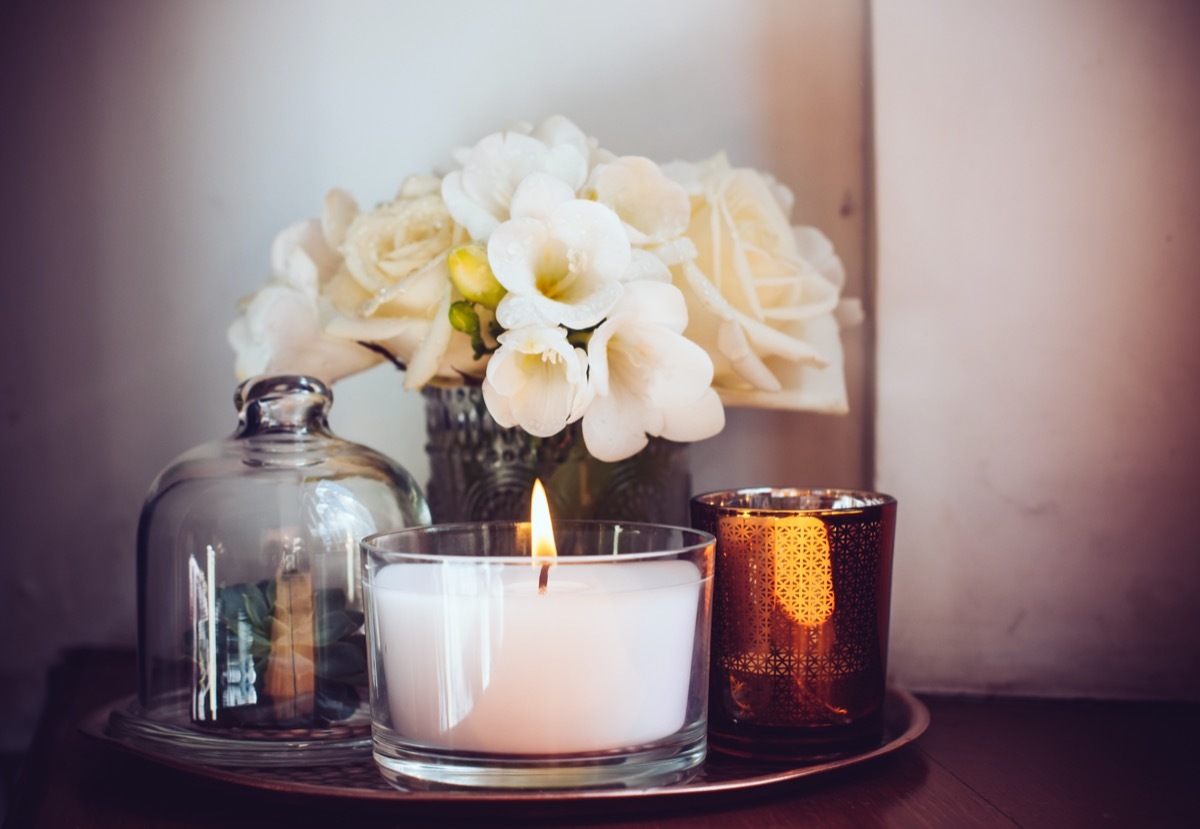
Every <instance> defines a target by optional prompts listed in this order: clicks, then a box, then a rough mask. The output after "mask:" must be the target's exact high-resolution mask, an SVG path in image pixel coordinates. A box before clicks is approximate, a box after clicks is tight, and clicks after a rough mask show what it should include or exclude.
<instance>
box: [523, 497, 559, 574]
mask: <svg viewBox="0 0 1200 829" xmlns="http://www.w3.org/2000/svg"><path fill="white" fill-rule="evenodd" d="M529 525H530V532H531V534H532V536H533V563H534V565H535V566H536V565H539V564H549V563H552V561H553V559H554V557H555V556H557V555H558V551H557V550H556V549H555V547H554V525H553V523H551V521H550V502H549V501H547V500H546V489H545V487H543V486H542V482H541V481H540V480H535V481H534V482H533V500H532V501H531V502H530V505H529ZM539 559H542V560H541V561H539ZM545 559H550V560H551V561H549V562H548V561H545Z"/></svg>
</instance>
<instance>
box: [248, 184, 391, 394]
mask: <svg viewBox="0 0 1200 829" xmlns="http://www.w3.org/2000/svg"><path fill="white" fill-rule="evenodd" d="M356 209H357V208H356V207H355V206H354V202H353V200H352V199H350V197H349V196H348V195H347V194H346V193H344V192H342V191H340V190H334V191H332V192H330V194H329V195H328V196H327V197H326V199H325V209H324V212H323V215H322V218H321V219H320V220H316V219H310V220H306V221H302V222H297V223H296V224H294V225H291V226H290V227H288V228H285V229H284V230H283V231H282V232H281V233H280V234H279V235H278V236H277V237H276V238H275V242H274V244H273V245H272V247H271V279H270V281H269V282H268V283H267V284H266V285H264V286H263V287H262V288H261V289H260V290H259V291H258V292H257V293H255V294H254V295H253V296H251V297H248V298H246V299H245V300H243V301H242V303H241V308H240V313H239V314H238V316H237V317H236V318H235V319H234V321H233V323H232V324H231V325H230V327H229V331H228V339H229V343H230V345H232V346H233V349H234V353H235V364H234V370H235V372H236V374H237V377H238V379H240V380H242V379H245V378H247V377H253V376H255V375H259V374H267V373H279V372H288V373H293V372H294V373H300V374H309V375H312V376H315V377H319V378H320V379H322V380H324V381H326V382H330V383H331V382H333V381H334V380H337V379H339V378H341V377H345V376H346V375H349V374H354V373H356V372H359V371H362V370H364V369H366V368H369V367H370V366H372V365H374V364H375V363H377V362H379V360H380V357H379V355H376V354H373V353H371V352H370V351H368V350H367V349H365V348H363V347H362V346H360V345H358V344H356V343H354V342H350V341H347V340H345V339H342V338H339V337H336V336H331V335H329V334H327V333H326V332H325V331H324V328H325V324H326V323H327V322H328V320H329V319H330V318H331V317H332V316H333V314H334V311H333V309H332V307H331V306H330V305H329V302H328V301H327V299H326V297H325V296H324V295H323V291H324V290H325V289H326V288H327V287H328V285H329V283H330V280H331V278H332V277H333V274H334V273H335V272H336V270H337V268H338V267H339V265H340V263H341V257H340V256H339V254H338V252H337V250H336V245H335V243H334V242H333V241H332V239H331V238H330V237H331V234H337V233H339V232H340V230H339V228H341V227H343V226H344V224H345V222H346V221H347V216H348V215H352V214H353V212H354V211H355V210H356Z"/></svg>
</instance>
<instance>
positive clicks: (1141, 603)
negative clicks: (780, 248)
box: [873, 0, 1200, 699]
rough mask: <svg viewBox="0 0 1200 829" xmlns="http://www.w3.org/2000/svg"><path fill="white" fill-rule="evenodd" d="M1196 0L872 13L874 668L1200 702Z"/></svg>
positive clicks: (913, 6) (929, 0)
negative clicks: (879, 493) (879, 623)
mask: <svg viewBox="0 0 1200 829" xmlns="http://www.w3.org/2000/svg"><path fill="white" fill-rule="evenodd" d="M1198 45H1200V5H1197V4H1195V3H1188V2H1169V0H1151V1H1150V2H1144V1H1143V0H1102V2H1075V1H1073V0H1056V2H1045V0H1019V1H1016V2H1005V3H985V2H967V3H964V2H952V1H951V0H903V1H902V2H901V0H877V2H875V3H874V4H873V46H874V62H875V67H874V68H875V75H874V77H875V101H876V110H875V112H876V121H875V130H876V144H877V147H878V165H877V170H876V172H877V176H878V178H877V198H878V201H877V205H878V211H879V246H878V256H879V259H878V262H879V266H878V284H879V295H878V349H879V350H878V377H879V383H878V418H877V441H878V442H877V448H878V452H877V456H876V458H877V470H878V482H879V485H880V486H881V487H883V488H884V489H887V490H890V491H894V492H895V493H896V494H897V495H898V496H899V497H900V501H901V516H900V525H899V542H898V550H897V556H898V564H897V569H896V583H895V602H896V613H895V615H894V617H893V618H894V621H895V625H894V638H893V644H892V656H893V664H894V665H895V668H896V672H897V674H898V676H899V678H900V679H901V680H902V681H908V682H910V683H912V684H915V685H920V686H922V687H930V688H949V689H957V688H970V689H980V690H989V691H1015V692H1022V693H1025V692H1030V691H1033V692H1046V693H1053V694H1062V695H1099V696H1147V697H1168V698H1172V697H1174V698H1178V697H1188V698H1192V699H1196V698H1200V611H1198V610H1197V608H1198V607H1200V557H1198V555H1197V553H1198V552H1200V542H1198V538H1200V536H1197V525H1196V516H1197V515H1198V514H1200V512H1198V511H1197V507H1196V506H1195V504H1194V503H1193V502H1194V500H1195V495H1194V493H1193V492H1192V490H1191V487H1192V486H1193V485H1194V482H1195V480H1196V470H1197V469H1198V468H1200V438H1198V437H1197V423H1198V422H1200V421H1198V414H1197V413H1198V412H1200V323H1198V322H1197V319H1196V315H1197V312H1200V92H1198V87H1197V83H1198V82H1200V50H1198V49H1197V46H1198Z"/></svg>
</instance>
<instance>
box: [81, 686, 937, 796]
mask: <svg viewBox="0 0 1200 829" xmlns="http://www.w3.org/2000/svg"><path fill="white" fill-rule="evenodd" d="M129 702H130V700H129V699H128V698H124V699H121V700H117V701H116V702H113V703H110V704H109V705H106V706H103V707H101V708H99V709H97V710H95V711H93V712H92V713H91V714H90V715H88V716H87V717H86V718H84V720H83V721H82V722H81V723H80V726H79V728H80V730H81V731H82V732H83V733H84V734H86V735H87V736H89V737H92V738H94V739H95V740H98V741H100V742H101V743H104V744H106V745H110V746H113V747H115V748H118V749H120V750H122V751H125V752H128V753H132V754H134V755H136V756H139V757H142V758H144V759H147V760H150V761H152V762H155V763H158V764H161V765H164V766H168V767H171V768H174V769H178V770H179V771H182V772H186V773H188V774H192V775H197V776H200V777H204V778H207V779H210V780H218V781H222V782H224V783H227V784H230V785H233V786H238V787H242V788H249V789H259V790H263V791H268V792H274V793H277V794H285V795H289V796H294V797H299V798H316V799H326V800H351V801H366V802H373V803H376V804H378V805H380V806H383V805H385V804H389V803H391V804H395V806H396V808H398V809H402V810H403V809H411V810H413V811H419V812H425V811H430V810H431V809H436V810H437V811H438V812H439V813H442V814H445V813H446V811H447V810H454V809H460V810H464V811H468V812H473V811H479V810H480V809H484V810H486V811H487V812H489V813H495V812H496V810H497V809H500V810H502V811H505V812H507V813H512V812H516V813H521V812H534V811H536V812H537V813H538V814H542V815H544V814H547V812H548V811H562V810H563V809H576V808H580V807H582V808H584V809H586V810H587V811H588V812H589V813H594V812H595V811H597V810H606V811H607V810H618V809H619V810H626V811H627V810H629V809H632V808H639V809H640V808H643V807H646V806H650V805H651V803H648V802H647V801H653V805H654V807H655V808H673V807H675V806H678V807H680V808H683V807H685V806H688V805H693V804H692V801H693V800H694V799H696V798H698V797H704V796H715V795H725V796H735V795H737V794H739V793H745V794H749V793H752V792H756V791H758V790H761V789H763V788H767V787H773V786H778V785H780V784H784V783H788V782H790V781H795V780H800V779H803V778H809V777H814V776H817V775H825V774H829V773H830V772H833V771H836V770H838V769H844V768H847V767H849V766H855V765H859V764H861V763H865V762H867V761H870V760H873V759H875V758H878V757H882V756H884V755H886V754H890V753H891V752H893V751H895V750H897V749H898V748H900V747H902V746H904V745H906V744H908V743H910V742H912V741H913V740H915V739H916V738H917V737H919V736H920V735H921V734H922V733H924V731H925V729H926V728H927V727H928V726H929V710H928V709H927V708H926V707H925V705H924V704H923V703H922V702H921V701H920V700H918V699H917V698H916V697H914V696H913V695H912V694H910V693H908V692H906V691H902V690H898V689H894V688H892V689H889V690H888V692H887V699H886V701H885V704H884V720H885V733H884V739H883V742H882V743H881V744H880V745H879V746H877V747H876V748H873V749H871V750H869V751H864V752H860V753H857V754H852V755H848V756H845V757H839V758H837V759H833V760H821V761H816V762H812V763H809V764H803V765H798V764H795V763H780V762H765V761H762V762H760V761H753V760H745V759H742V758H738V757H732V756H728V755H724V754H721V753H719V752H715V751H712V750H710V751H709V755H708V758H707V759H706V760H705V762H704V765H703V767H702V768H701V769H700V771H699V772H698V773H697V774H696V775H695V776H694V777H692V778H691V779H690V780H688V781H687V782H684V783H678V784H675V785H671V786H663V787H659V788H643V789H620V788H614V789H578V790H575V789H572V790H535V791H529V790H495V789H489V790H465V789H463V790H459V789H455V790H437V791H403V790H400V789H397V788H394V787H393V786H391V785H390V784H389V783H387V782H386V781H385V780H384V779H383V778H382V777H381V776H380V774H379V772H378V770H377V769H376V767H375V762H374V760H372V758H371V755H370V753H369V751H365V752H363V756H362V758H361V759H359V760H355V761H353V762H348V763H340V764H337V765H326V766H295V767H286V766H282V767H265V768H264V767H229V766H225V767H221V766H210V765H202V764H198V763H194V762H190V761H188V760H183V759H180V758H178V757H176V756H172V755H171V754H170V753H167V752H165V751H164V750H162V748H161V747H157V746H153V745H147V744H143V743H138V742H136V741H133V740H130V739H129V738H128V737H125V736H120V735H114V734H113V733H111V732H110V730H109V727H108V723H109V717H110V716H111V714H112V712H113V710H114V709H118V708H120V707H122V706H127V705H128V704H129Z"/></svg>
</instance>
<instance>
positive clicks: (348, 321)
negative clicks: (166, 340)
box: [229, 116, 859, 462]
mask: <svg viewBox="0 0 1200 829" xmlns="http://www.w3.org/2000/svg"><path fill="white" fill-rule="evenodd" d="M454 158H455V161H456V162H457V163H456V165H455V167H454V169H452V170H450V171H449V172H447V173H445V174H444V175H442V176H424V175H414V176H412V177H410V178H408V179H407V180H406V181H404V182H403V183H402V184H401V185H400V188H399V192H398V193H397V194H396V197H395V198H394V199H392V200H391V201H388V202H385V203H383V204H379V205H377V206H375V207H374V208H372V209H370V210H361V209H360V208H359V207H358V205H357V204H356V202H355V200H354V199H353V198H352V197H351V196H350V195H349V194H348V193H346V192H345V191H343V190H338V189H335V190H332V191H331V192H330V193H329V194H328V195H327V196H326V198H325V203H324V206H323V210H322V212H321V216H320V218H316V219H310V220H307V221H302V222H299V223H297V224H294V225H292V226H290V227H288V228H286V229H285V230H283V231H282V232H281V233H280V234H279V236H278V237H277V238H276V240H275V243H274V245H273V248H272V252H271V263H272V275H271V278H270V280H269V281H268V282H267V284H266V285H265V286H263V287H262V288H261V289H260V290H259V291H258V292H257V293H256V294H254V295H253V296H251V297H249V298H247V299H246V300H245V301H244V302H243V304H242V307H241V311H240V314H239V316H238V317H237V319H236V320H235V321H234V322H233V324H232V326H231V327H230V329H229V339H230V342H231V344H232V345H233V347H234V349H235V351H236V355H237V359H236V369H237V373H238V374H239V376H240V377H248V376H252V375H256V374H262V373H268V372H284V371H286V372H298V373H305V374H311V375H314V376H317V377H319V378H322V379H324V380H326V381H330V382H331V381H334V380H336V379H338V378H340V377H343V376H346V375H349V374H352V373H355V372H358V371H361V370H363V369H366V368H368V367H370V366H372V365H374V364H376V363H378V362H380V361H384V360H387V361H391V362H392V363H394V364H396V365H397V366H399V367H401V368H402V369H403V370H404V385H405V387H406V388H409V389H414V390H416V389H423V388H429V387H440V386H461V385H474V386H478V387H479V388H480V389H481V391H482V396H483V399H484V401H485V402H486V406H487V410H488V412H489V413H490V414H491V416H492V417H493V418H494V419H495V421H496V422H497V423H498V424H499V425H500V426H502V427H516V428H519V429H521V430H523V431H524V432H526V433H528V434H529V435H533V436H537V437H549V436H553V435H557V434H559V433H561V432H562V431H563V430H564V429H566V428H568V427H570V426H571V425H572V424H576V423H579V424H580V425H581V434H582V439H583V442H584V444H585V445H586V450H587V452H588V453H590V454H591V455H592V456H593V457H595V458H597V459H599V460H601V461H610V462H611V461H619V460H622V459H625V458H629V457H631V456H633V455H635V454H636V453H638V452H640V451H641V450H642V449H643V448H644V447H646V445H647V442H648V440H649V439H650V438H653V437H661V438H665V439H667V440H670V441H681V442H690V441H695V440H700V439H704V438H708V437H711V436H713V435H715V434H717V433H718V432H719V431H720V430H721V429H722V428H723V426H724V423H725V415H724V408H723V407H724V406H725V405H734V406H758V407H770V408H787V409H795V410H808V411H820V412H828V413H843V412H845V411H847V400H846V389H845V382H844V377H843V366H842V349H841V343H840V339H839V327H840V325H844V324H846V323H847V322H848V321H850V320H854V319H856V318H857V316H858V315H859V311H858V306H857V303H855V302H853V301H849V300H844V299H843V298H842V297H841V292H842V287H843V283H844V279H845V277H844V272H843V268H842V265H841V262H840V260H839V259H838V257H837V255H836V253H835V252H834V250H833V246H832V245H831V244H830V242H829V240H828V239H827V238H826V237H825V236H824V235H823V234H822V233H821V232H820V231H818V230H816V229H814V228H811V227H793V226H792V225H791V222H790V219H789V214H790V211H791V206H792V196H791V193H790V192H789V191H788V190H787V188H785V187H784V186H782V185H781V184H779V183H778V182H776V181H775V180H774V179H772V178H771V177H770V176H768V175H765V174H763V173H760V172H757V171H755V170H751V169H739V168H734V167H732V166H731V165H730V163H729V161H728V160H727V159H726V157H725V156H724V155H723V154H719V155H716V156H714V157H713V158H710V159H709V160H707V161H703V162H699V163H687V162H678V161H677V162H672V163H668V164H661V165H660V164H658V163H655V162H654V161H651V160H650V159H648V158H643V157H640V156H617V155H614V154H613V153H611V152H608V151H606V150H605V149H603V148H602V147H600V146H599V144H598V142H597V141H596V140H595V139H593V138H590V137H588V136H587V135H585V134H584V133H583V132H582V131H581V130H580V129H579V127H577V126H576V125H575V124H574V123H572V122H571V121H570V120H568V119H567V118H564V117H561V116H555V117H551V118H548V119H546V120H545V121H544V122H542V123H541V124H540V125H538V126H537V127H536V128H535V127H533V126H532V125H528V124H519V125H516V126H512V127H510V128H507V129H504V130H502V131H500V132H496V133H493V134H491V135H488V136H486V137H484V138H483V139H481V140H480V141H479V142H478V143H476V144H475V145H474V146H472V147H468V148H464V149H460V150H458V151H457V152H456V153H455V155H454Z"/></svg>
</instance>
